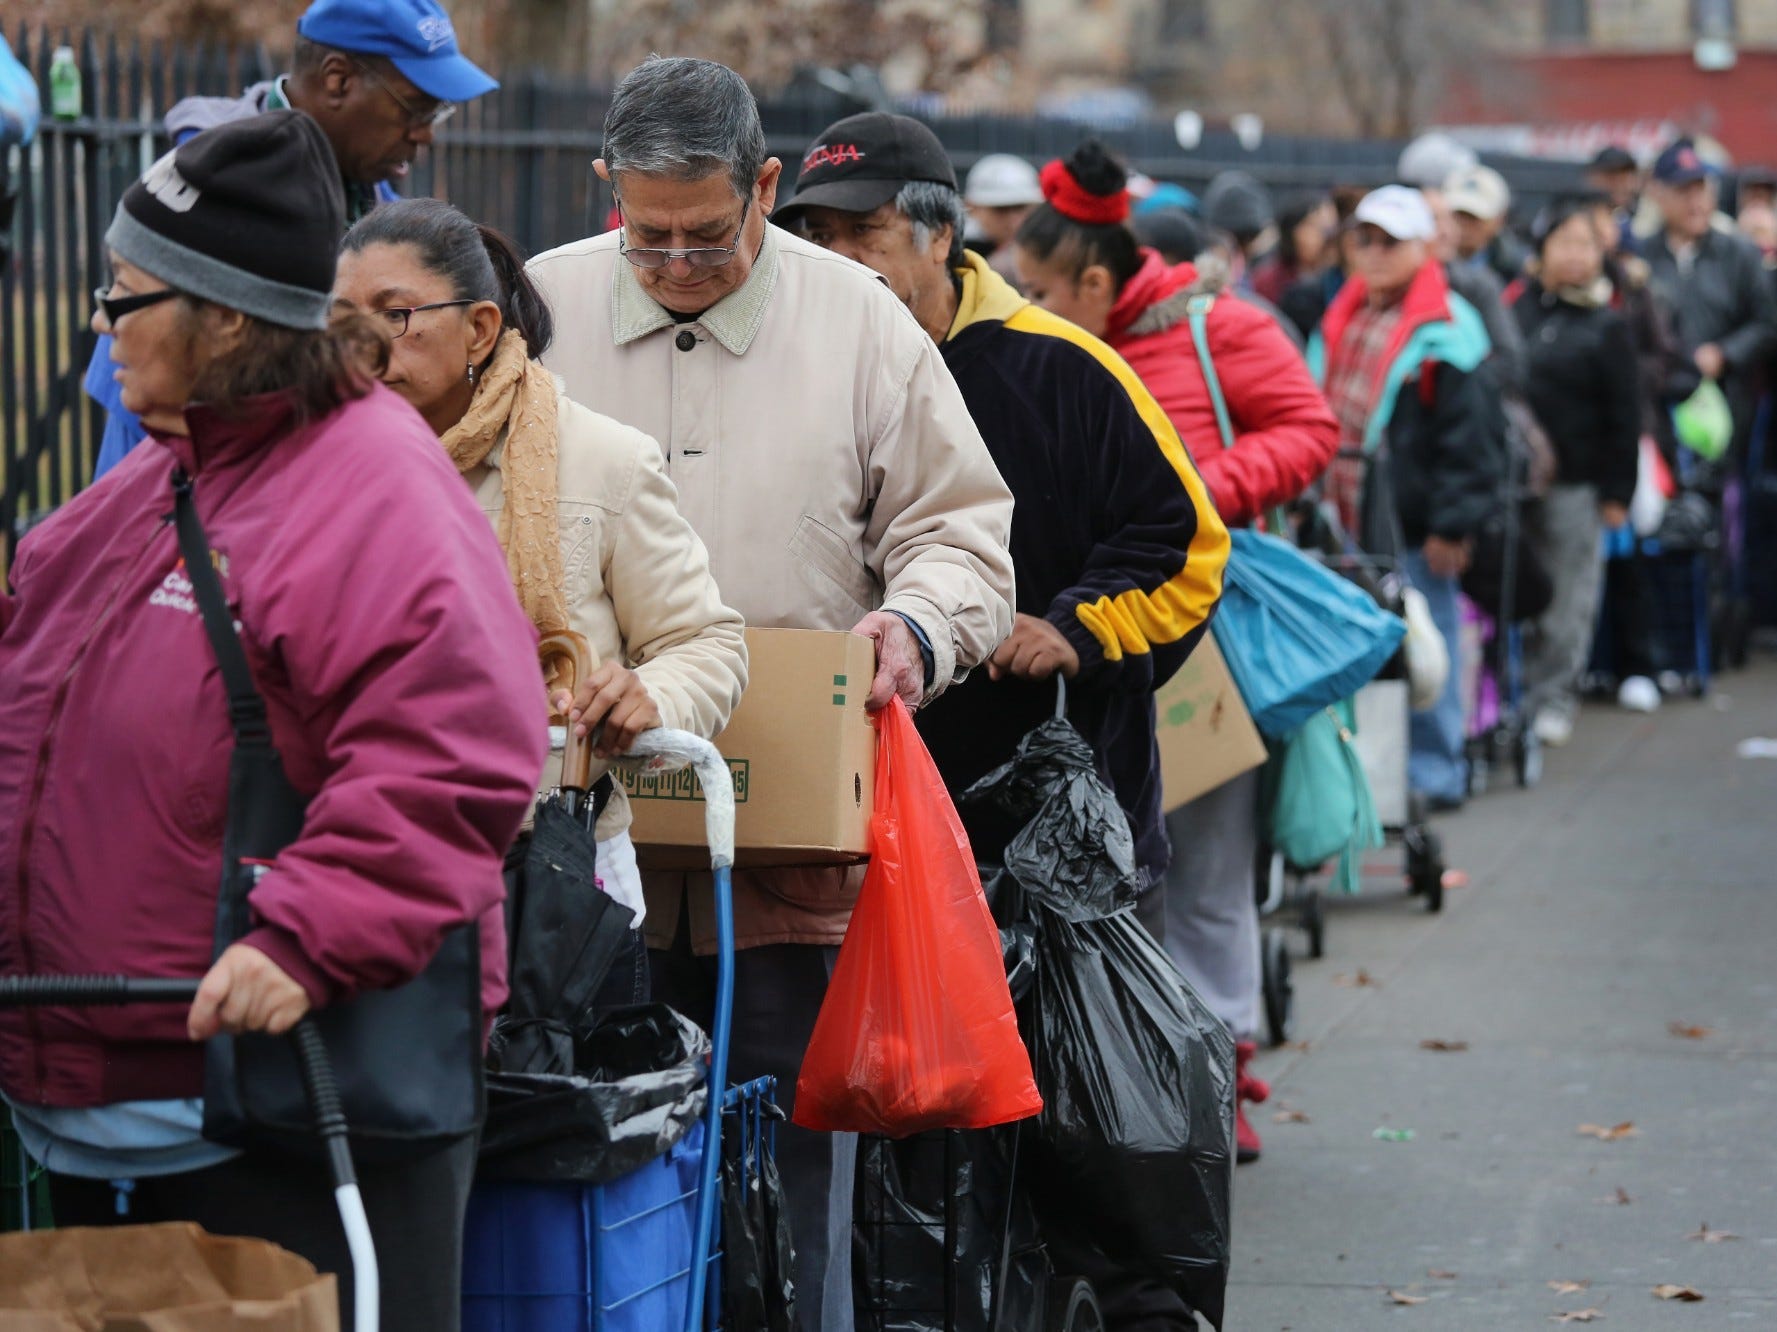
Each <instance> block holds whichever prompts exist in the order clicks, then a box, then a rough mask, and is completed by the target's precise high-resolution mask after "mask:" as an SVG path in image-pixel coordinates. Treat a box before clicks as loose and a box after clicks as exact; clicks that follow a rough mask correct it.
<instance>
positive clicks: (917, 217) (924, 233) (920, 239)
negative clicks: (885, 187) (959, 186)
mask: <svg viewBox="0 0 1777 1332" xmlns="http://www.w3.org/2000/svg"><path fill="white" fill-rule="evenodd" d="M895 207H896V209H897V210H899V212H900V213H901V215H902V216H903V217H905V218H906V219H907V220H908V221H909V222H911V223H913V244H914V247H915V248H916V249H921V250H923V249H925V248H926V246H928V245H930V244H931V243H932V237H933V236H935V235H936V234H937V233H938V231H939V230H940V229H941V228H943V227H946V226H948V227H949V228H950V257H949V259H948V261H947V262H948V263H949V265H950V267H952V268H955V267H957V266H958V265H959V264H961V263H962V261H963V197H962V195H960V194H958V193H957V192H956V191H955V190H953V189H952V188H951V187H950V186H948V185H941V184H939V183H938V182H937V181H935V180H910V181H908V182H907V183H906V184H905V185H903V186H901V192H900V193H899V194H897V195H895Z"/></svg>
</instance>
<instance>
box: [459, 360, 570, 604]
mask: <svg viewBox="0 0 1777 1332" xmlns="http://www.w3.org/2000/svg"><path fill="white" fill-rule="evenodd" d="M555 415H556V413H555V380H554V379H553V378H552V377H551V376H550V374H549V372H548V371H547V370H545V369H544V368H543V367H542V366H541V365H539V364H538V363H537V362H536V361H533V360H531V359H530V357H529V355H528V354H527V351H526V348H525V342H524V338H523V337H521V336H520V335H519V333H518V331H517V330H516V329H507V330H506V331H505V332H504V333H502V334H501V335H500V341H499V343H498V344H497V345H496V346H495V348H494V359H493V360H492V361H491V362H489V364H488V367H487V369H486V371H484V372H483V374H482V376H481V382H480V383H479V384H477V385H476V386H475V396H474V397H473V398H472V399H470V401H469V410H468V411H467V412H465V413H463V419H462V420H460V421H458V422H457V423H456V424H455V425H454V426H452V427H451V428H450V429H449V430H447V431H445V432H444V438H443V439H442V440H441V441H440V443H442V444H443V445H444V451H445V452H446V453H448V454H450V460H451V461H452V462H454V463H455V464H456V465H457V471H459V472H463V473H468V472H470V471H473V470H474V469H475V468H477V467H479V466H481V464H482V463H484V462H486V461H487V455H488V454H489V453H491V452H493V448H494V445H496V444H499V443H501V442H502V438H503V439H504V444H505V447H504V450H503V451H502V453H501V455H500V480H501V483H502V485H503V487H504V490H505V503H504V505H502V507H501V509H500V520H499V524H498V527H497V528H496V531H497V532H498V534H499V538H500V547H501V549H503V550H504V551H505V552H506V567H507V568H508V569H509V570H511V572H512V586H513V587H514V588H515V589H517V592H518V600H519V604H520V605H522V606H523V607H524V612H525V614H526V615H528V616H530V617H531V623H532V624H534V625H536V626H537V628H538V630H539V631H540V632H542V633H545V634H547V633H553V632H554V631H555V630H557V629H566V628H567V627H568V610H567V601H566V598H565V597H564V596H563V595H562V558H561V529H560V527H559V525H558V519H557V516H556V497H557V493H558V490H559V482H558V478H557V473H556V453H557V449H556V443H557V436H556V421H555Z"/></svg>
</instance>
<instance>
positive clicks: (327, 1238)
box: [49, 1140, 476, 1332]
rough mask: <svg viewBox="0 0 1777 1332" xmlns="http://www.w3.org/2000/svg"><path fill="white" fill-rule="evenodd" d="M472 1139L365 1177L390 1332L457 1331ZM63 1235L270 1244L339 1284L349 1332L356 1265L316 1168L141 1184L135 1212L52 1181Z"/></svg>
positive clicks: (239, 1160) (252, 1159) (207, 1173)
mask: <svg viewBox="0 0 1777 1332" xmlns="http://www.w3.org/2000/svg"><path fill="white" fill-rule="evenodd" d="M475 1147H476V1144H475V1142H474V1141H473V1140H466V1141H464V1142H461V1143H459V1144H457V1145H456V1146H454V1147H451V1148H447V1149H446V1150H444V1151H442V1152H437V1153H434V1154H433V1155H431V1156H427V1157H424V1158H422V1159H421V1160H418V1161H411V1162H407V1163H405V1164H402V1165H385V1166H376V1165H370V1166H364V1165H361V1166H359V1168H358V1185H359V1188H360V1189H361V1190H362V1192H363V1194H364V1210H365V1212H366V1213H367V1214H368V1215H369V1217H370V1233H371V1236H372V1238H373V1239H374V1240H375V1241H376V1260H377V1269H378V1271H379V1273H380V1275H381V1278H382V1327H383V1332H456V1328H457V1327H458V1318H459V1314H460V1312H461V1306H462V1299H463V1293H462V1284H463V1277H462V1262H463V1210H464V1208H466V1207H467V1206H468V1203H469V1182H470V1179H471V1177H472V1176H473V1174H474V1172H475ZM49 1190H50V1205H51V1207H52V1208H53V1210H54V1212H55V1221H56V1224H57V1225H58V1226H118V1225H147V1224H153V1223H156V1222H162V1221H195V1222H196V1223H197V1224H198V1225H200V1226H202V1227H203V1228H204V1229H205V1230H207V1231H209V1232H210V1233H212V1234H215V1235H245V1236H250V1237H252V1238H254V1239H264V1240H270V1241H271V1242H272V1243H273V1244H277V1245H281V1246H282V1247H284V1248H286V1249H289V1250H290V1251H291V1252H292V1253H298V1254H301V1255H302V1256H303V1257H304V1258H307V1259H308V1260H309V1261H310V1262H311V1263H313V1264H314V1265H315V1266H316V1267H317V1268H319V1269H320V1270H321V1271H323V1272H333V1273H335V1274H337V1275H338V1277H339V1303H340V1326H341V1327H346V1328H349V1327H351V1326H352V1259H351V1254H350V1252H349V1251H348V1250H347V1248H346V1238H345V1232H344V1231H343V1230H342V1229H341V1228H340V1222H339V1212H338V1210H337V1209H336V1208H335V1206H334V1201H333V1185H332V1182H331V1181H330V1180H329V1179H328V1177H327V1172H326V1170H325V1169H324V1168H322V1167H321V1166H319V1165H317V1164H315V1163H314V1162H312V1161H304V1160H297V1159H295V1158H293V1157H286V1156H278V1155H273V1154H270V1153H249V1154H247V1155H245V1156H238V1157H236V1158H235V1159H234V1160H232V1161H227V1162H224V1163H223V1164H222V1165H219V1166H211V1167H210V1168H209V1169H208V1170H194V1171H192V1172H190V1173H189V1174H184V1175H162V1176H159V1177H151V1178H148V1179H141V1180H137V1181H136V1183H135V1187H134V1189H133V1191H132V1192H131V1193H130V1194H129V1195H128V1199H129V1213H128V1215H126V1216H119V1215H118V1211H117V1209H118V1191H117V1189H116V1188H115V1187H114V1186H113V1185H111V1184H110V1183H108V1182H106V1181H105V1180H100V1179H80V1178H77V1177H75V1176H72V1175H51V1176H50V1177H49Z"/></svg>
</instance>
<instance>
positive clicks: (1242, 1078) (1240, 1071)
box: [1234, 1041, 1271, 1165]
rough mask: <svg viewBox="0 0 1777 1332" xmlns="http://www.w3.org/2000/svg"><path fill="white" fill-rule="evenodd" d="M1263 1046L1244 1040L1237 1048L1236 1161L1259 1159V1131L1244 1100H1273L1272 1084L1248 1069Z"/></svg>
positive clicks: (1259, 1102)
mask: <svg viewBox="0 0 1777 1332" xmlns="http://www.w3.org/2000/svg"><path fill="white" fill-rule="evenodd" d="M1258 1051H1259V1047H1258V1046H1256V1045H1255V1044H1253V1042H1251V1041H1240V1042H1238V1043H1237V1044H1236V1045H1235V1047H1234V1147H1235V1153H1234V1160H1235V1161H1236V1163H1238V1164H1240V1165H1251V1164H1252V1163H1253V1162H1254V1161H1256V1160H1258V1159H1259V1152H1260V1143H1259V1132H1258V1130H1257V1129H1255V1128H1254V1127H1253V1126H1252V1123H1251V1121H1250V1120H1248V1119H1247V1117H1246V1108H1245V1107H1244V1106H1243V1105H1242V1104H1241V1102H1243V1101H1251V1102H1252V1103H1253V1104H1254V1105H1262V1104H1263V1103H1264V1102H1266V1101H1268V1100H1270V1099H1271V1084H1270V1083H1269V1082H1266V1081H1265V1080H1264V1079H1263V1078H1257V1077H1254V1076H1253V1075H1252V1074H1251V1073H1249V1072H1247V1064H1248V1063H1250V1062H1251V1060H1252V1057H1253V1056H1254V1055H1255V1054H1257V1053H1258Z"/></svg>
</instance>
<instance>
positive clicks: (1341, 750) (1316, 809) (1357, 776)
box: [1265, 700, 1382, 893]
mask: <svg viewBox="0 0 1777 1332" xmlns="http://www.w3.org/2000/svg"><path fill="white" fill-rule="evenodd" d="M1356 732H1357V717H1356V714H1355V713H1354V711H1353V709H1352V706H1351V702H1350V701H1349V700H1346V701H1345V702H1342V703H1335V704H1334V705H1333V706H1331V707H1328V708H1322V709H1321V710H1320V711H1319V712H1317V713H1315V714H1314V716H1312V717H1310V718H1309V719H1308V720H1307V721H1306V722H1305V723H1303V725H1302V726H1301V728H1300V729H1299V730H1297V731H1295V732H1294V733H1293V734H1291V735H1290V736H1289V738H1288V739H1286V740H1285V741H1284V742H1283V743H1282V744H1281V745H1279V746H1278V747H1277V749H1276V750H1275V751H1274V752H1273V754H1272V757H1271V762H1270V765H1269V766H1268V767H1267V769H1266V773H1265V795H1266V799H1265V808H1266V809H1267V810H1268V811H1269V815H1270V818H1269V821H1270V827H1269V829H1268V838H1267V840H1268V841H1269V842H1270V844H1271V847H1272V849H1273V850H1274V851H1277V852H1279V853H1281V854H1282V856H1283V858H1284V860H1285V861H1286V862H1287V863H1288V864H1289V865H1290V866H1291V867H1292V868H1295V869H1300V870H1311V869H1316V868H1318V867H1319V866H1321V865H1324V864H1325V863H1326V862H1327V861H1329V860H1332V859H1333V858H1334V857H1335V856H1336V857H1338V860H1339V866H1338V869H1337V870H1336V872H1335V873H1334V875H1333V887H1334V888H1336V889H1338V890H1339V891H1340V892H1344V893H1355V892H1357V890H1358V887H1359V885H1360V883H1361V881H1362V878H1363V858H1364V853H1365V852H1366V851H1370V850H1373V849H1374V848H1376V847H1379V846H1381V845H1382V821H1381V820H1380V819H1379V818H1378V817H1377V814H1376V801H1375V797H1374V796H1372V795H1371V793H1370V779H1369V778H1368V777H1367V776H1365V775H1364V765H1363V760H1362V758H1360V757H1359V755H1358V752H1357V744H1356Z"/></svg>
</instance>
